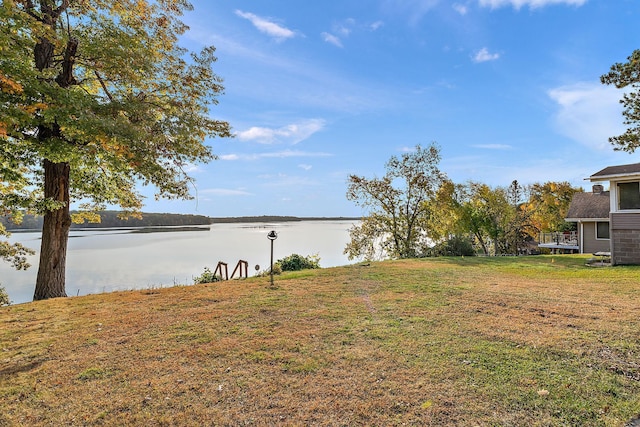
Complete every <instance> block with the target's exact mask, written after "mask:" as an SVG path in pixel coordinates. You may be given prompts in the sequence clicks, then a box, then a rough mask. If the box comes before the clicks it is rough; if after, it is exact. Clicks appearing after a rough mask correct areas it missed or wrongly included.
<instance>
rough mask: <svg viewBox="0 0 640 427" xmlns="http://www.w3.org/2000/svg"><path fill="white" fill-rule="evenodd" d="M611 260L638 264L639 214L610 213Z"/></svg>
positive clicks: (639, 246)
mask: <svg viewBox="0 0 640 427" xmlns="http://www.w3.org/2000/svg"><path fill="white" fill-rule="evenodd" d="M610 218H611V262H612V263H613V264H614V265H622V264H640V215H638V214H637V213H620V212H612V213H611V217H610Z"/></svg>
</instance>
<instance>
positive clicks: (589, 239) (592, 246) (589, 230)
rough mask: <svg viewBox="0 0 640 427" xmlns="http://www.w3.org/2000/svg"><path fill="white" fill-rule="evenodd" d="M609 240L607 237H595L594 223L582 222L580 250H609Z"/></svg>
mask: <svg viewBox="0 0 640 427" xmlns="http://www.w3.org/2000/svg"><path fill="white" fill-rule="evenodd" d="M610 250H611V241H610V240H609V239H596V223H595V222H583V223H582V252H583V253H585V254H593V253H596V252H609V251H610Z"/></svg>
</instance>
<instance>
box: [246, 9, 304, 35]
mask: <svg viewBox="0 0 640 427" xmlns="http://www.w3.org/2000/svg"><path fill="white" fill-rule="evenodd" d="M235 12H236V15H238V16H239V17H241V18H244V19H246V20H248V21H249V22H251V23H252V24H253V26H254V27H256V28H257V29H258V31H260V32H262V33H265V34H267V35H269V36H271V37H273V38H275V39H277V40H285V39H290V38H292V37H295V35H296V33H295V31H292V30H290V29H288V28H285V27H283V26H281V25H279V24H277V23H275V22H273V21H270V20H268V19H266V18H262V17H260V16H258V15H254V14H253V13H249V12H243V11H241V10H236V11H235Z"/></svg>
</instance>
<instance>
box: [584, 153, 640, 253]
mask: <svg viewBox="0 0 640 427" xmlns="http://www.w3.org/2000/svg"><path fill="white" fill-rule="evenodd" d="M589 180H590V181H591V182H606V181H608V182H609V193H610V197H609V236H610V252H611V263H612V264H613V265H621V264H640V163H633V164H630V165H620V166H609V167H606V168H604V169H602V170H601V171H599V172H596V173H594V174H593V175H591V176H590V177H589Z"/></svg>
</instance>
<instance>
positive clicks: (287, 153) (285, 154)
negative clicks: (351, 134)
mask: <svg viewBox="0 0 640 427" xmlns="http://www.w3.org/2000/svg"><path fill="white" fill-rule="evenodd" d="M331 156H332V154H330V153H323V152H319V151H300V150H282V151H271V152H268V153H247V154H228V155H224V156H220V159H222V160H245V161H251V160H259V159H285V158H292V157H331ZM307 166H308V165H299V167H301V168H302V169H305V167H307ZM308 167H309V169H310V168H311V166H308ZM305 170H308V169H305Z"/></svg>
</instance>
